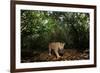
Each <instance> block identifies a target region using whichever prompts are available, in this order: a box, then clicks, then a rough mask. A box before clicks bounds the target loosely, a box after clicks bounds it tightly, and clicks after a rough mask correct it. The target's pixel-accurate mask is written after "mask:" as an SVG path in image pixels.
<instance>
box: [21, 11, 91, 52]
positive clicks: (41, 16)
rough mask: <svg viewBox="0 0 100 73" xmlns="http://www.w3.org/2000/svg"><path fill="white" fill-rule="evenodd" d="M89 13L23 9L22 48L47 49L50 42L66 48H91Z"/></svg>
mask: <svg viewBox="0 0 100 73" xmlns="http://www.w3.org/2000/svg"><path fill="white" fill-rule="evenodd" d="M89 22H90V17H89V13H81V12H58V11H40V10H21V49H22V50H25V49H30V50H40V51H41V50H45V49H47V48H48V44H49V43H50V42H64V43H65V49H67V48H75V49H79V50H82V49H86V48H89Z"/></svg>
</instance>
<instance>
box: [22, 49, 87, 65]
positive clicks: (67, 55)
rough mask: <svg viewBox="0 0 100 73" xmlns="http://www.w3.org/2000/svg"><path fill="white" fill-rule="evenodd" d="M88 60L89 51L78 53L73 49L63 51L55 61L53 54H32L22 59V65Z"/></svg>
mask: <svg viewBox="0 0 100 73" xmlns="http://www.w3.org/2000/svg"><path fill="white" fill-rule="evenodd" d="M85 59H89V51H88V50H84V51H83V52H79V51H77V50H75V49H65V50H64V54H63V55H62V56H61V58H59V59H57V58H56V56H55V54H52V55H51V56H49V55H48V52H47V51H44V52H36V51H34V52H33V56H28V57H24V58H22V60H21V62H22V63H27V62H45V61H65V60H67V61H70V60H85Z"/></svg>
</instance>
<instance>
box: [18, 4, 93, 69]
mask: <svg viewBox="0 0 100 73" xmlns="http://www.w3.org/2000/svg"><path fill="white" fill-rule="evenodd" d="M21 9H25V10H42V11H61V12H84V13H89V14H90V30H89V31H91V32H90V48H91V49H90V59H89V60H76V61H60V62H59V61H57V62H38V63H37V62H34V63H20V60H21V56H20V55H21V53H20V52H21V49H20V48H21V43H20V41H21V40H20V35H21V33H20V20H21V19H20V10H21ZM86 64H94V10H93V9H86V8H69V7H50V6H35V5H16V69H23V68H40V67H55V66H56V67H57V66H74V65H86Z"/></svg>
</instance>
